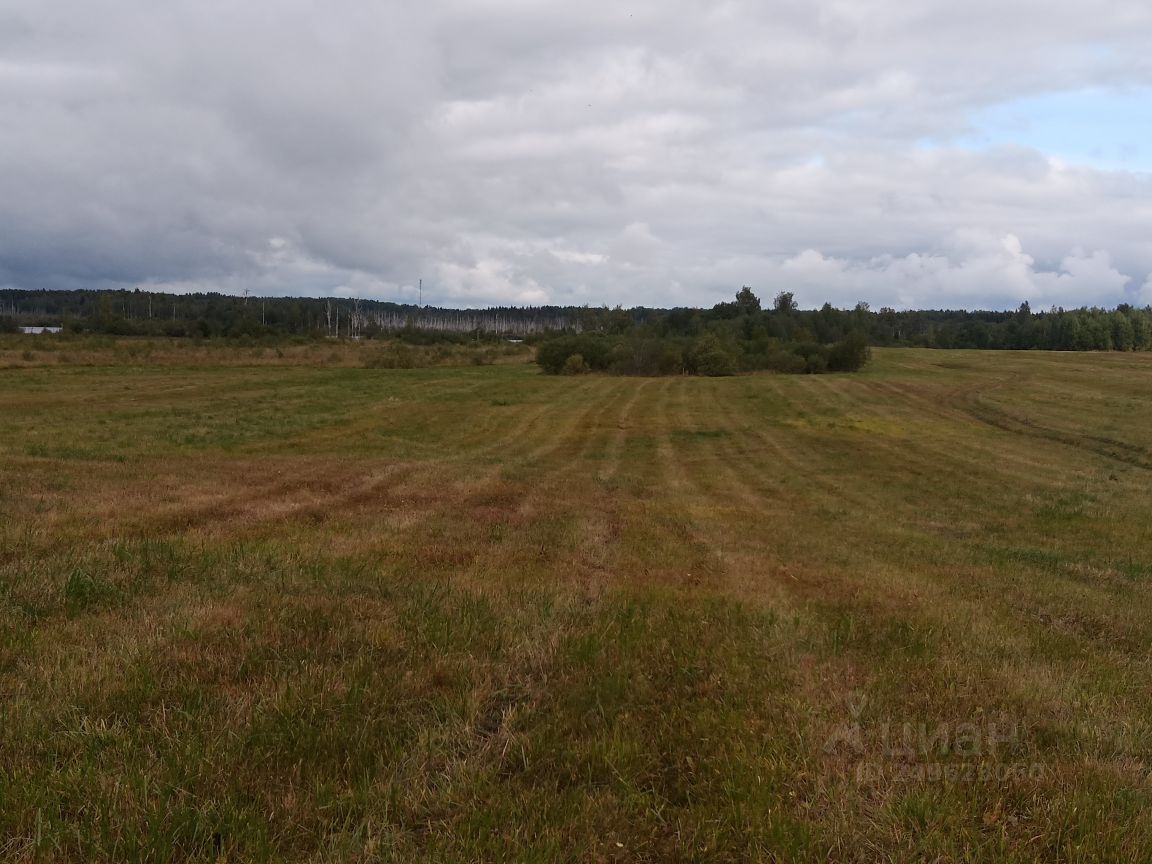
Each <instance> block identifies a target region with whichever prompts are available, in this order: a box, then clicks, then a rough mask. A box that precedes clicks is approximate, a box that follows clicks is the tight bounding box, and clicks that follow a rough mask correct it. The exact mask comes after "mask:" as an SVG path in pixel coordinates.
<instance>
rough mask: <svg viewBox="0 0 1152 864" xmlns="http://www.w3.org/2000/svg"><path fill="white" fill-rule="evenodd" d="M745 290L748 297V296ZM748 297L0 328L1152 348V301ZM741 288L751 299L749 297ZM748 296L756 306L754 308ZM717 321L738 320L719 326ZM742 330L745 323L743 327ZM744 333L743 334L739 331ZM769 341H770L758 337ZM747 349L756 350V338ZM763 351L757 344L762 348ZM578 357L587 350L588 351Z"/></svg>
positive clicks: (55, 304) (154, 313) (69, 297)
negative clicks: (707, 304) (893, 305)
mask: <svg viewBox="0 0 1152 864" xmlns="http://www.w3.org/2000/svg"><path fill="white" fill-rule="evenodd" d="M745 295H748V296H745ZM740 296H744V298H745V299H744V300H743V301H741V300H740V299H737V300H735V301H732V302H728V303H720V304H718V305H716V306H715V307H713V308H712V309H666V310H664V309H649V308H644V307H636V308H633V309H621V308H616V309H608V308H607V307H602V308H589V307H529V308H520V307H503V308H491V309H483V310H456V309H436V308H428V307H419V306H413V305H404V304H397V303H385V302H379V301H372V300H347V299H334V298H332V299H315V298H296V297H237V296H232V295H225V294H212V293H209V294H181V295H172V294H160V293H152V292H147V291H140V290H136V291H47V292H43V291H36V292H32V291H20V290H16V289H5V290H0V331H2V330H9V331H12V330H15V329H17V328H18V327H19V326H32V325H55V326H63V327H65V329H66V330H67V331H69V332H73V333H84V332H96V333H108V334H113V335H120V336H132V335H141V336H177V337H194V338H218V337H225V338H235V337H250V338H260V337H268V338H275V337H282V336H295V337H305V338H323V337H329V338H348V337H351V338H373V337H376V336H379V335H383V334H388V333H394V332H397V331H407V332H409V333H411V332H413V331H416V332H422V333H426V334H443V335H444V336H446V337H448V336H450V335H453V334H454V335H472V336H477V337H484V336H488V337H496V336H504V337H511V336H515V337H520V338H534V337H540V336H541V335H543V334H549V333H557V332H565V333H569V334H582V333H584V334H586V333H600V334H604V335H607V336H616V337H621V336H624V335H626V334H634V335H637V334H638V335H639V336H642V337H656V336H659V337H662V338H680V339H698V338H700V337H701V336H703V335H705V334H706V333H707V332H711V333H713V335H716V336H717V338H721V339H722V338H725V337H728V338H729V341H731V338H734V335H733V331H732V327H733V326H738V327H740V328H745V329H746V330H747V333H746V334H744V335H741V334H735V336H738V337H739V338H740V339H744V341H748V342H750V343H757V344H759V343H758V342H757V340H763V339H770V340H771V339H774V340H777V342H778V343H783V342H789V343H795V344H803V345H808V346H811V345H812V344H817V345H823V346H827V345H831V344H833V343H836V342H840V341H843V340H844V339H845V338H847V337H848V335H849V334H857V335H858V336H859V337H862V338H863V339H864V340H865V341H866V342H867V343H868V344H870V345H879V346H890V345H911V346H921V347H927V348H1010V349H1044V350H1061V351H1133V350H1148V349H1150V348H1152V309H1149V308H1147V307H1145V308H1136V307H1132V306H1127V305H1122V306H1119V307H1117V308H1116V309H1114V310H1105V309H1098V308H1081V309H1071V310H1064V309H1051V310H1048V311H1043V312H1034V311H1032V310H1031V309H1030V308H1029V306H1028V304H1027V303H1025V304H1023V305H1022V306H1021V307H1020V308H1019V309H1017V310H1016V311H1013V312H979V311H971V312H970V311H962V310H925V311H896V310H893V309H887V308H885V309H880V310H879V311H873V310H872V309H870V308H869V307H868V306H867V304H863V303H861V304H858V305H857V306H856V307H855V308H854V309H851V310H842V309H835V308H833V307H832V306H831V305H829V304H825V305H824V306H823V307H821V308H820V309H817V310H801V309H798V308H796V304H795V302H794V299H793V296H792V295H791V294H789V293H787V292H782V293H780V294H778V295H776V298H775V302H774V303H773V304H772V307H771V308H769V309H764V310H761V309H760V308H759V300H755V295H754V294H752V292H751V291H750V290H748V291H747V292H745V291H741V292H740ZM749 296H750V297H751V299H749ZM752 300H755V308H753V307H752V305H751V304H752ZM720 321H729V322H731V321H736V322H738V325H726V326H720V325H719V324H718V322H720ZM742 332H743V331H742ZM745 336H746V337H747V338H746V339H745V338H744V337H745ZM765 344H766V343H765ZM752 347H753V353H756V352H757V351H758V350H759V349H758V348H756V346H755V345H753V346H752ZM760 353H763V352H760ZM585 359H586V360H587V359H588V358H585Z"/></svg>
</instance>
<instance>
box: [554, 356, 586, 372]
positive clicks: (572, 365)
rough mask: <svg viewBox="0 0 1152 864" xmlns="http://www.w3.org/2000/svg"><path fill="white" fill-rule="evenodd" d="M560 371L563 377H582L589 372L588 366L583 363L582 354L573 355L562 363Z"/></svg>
mask: <svg viewBox="0 0 1152 864" xmlns="http://www.w3.org/2000/svg"><path fill="white" fill-rule="evenodd" d="M560 371H561V373H562V374H564V375H583V374H585V373H586V372H589V371H590V370H589V369H588V364H587V363H585V362H584V355H583V354H573V355H571V356H570V357H569V358H568V359H567V360H565V361H564V368H563V369H561V370H560Z"/></svg>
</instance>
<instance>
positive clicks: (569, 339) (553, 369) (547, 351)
mask: <svg viewBox="0 0 1152 864" xmlns="http://www.w3.org/2000/svg"><path fill="white" fill-rule="evenodd" d="M614 344H615V341H614V340H612V339H609V338H608V337H605V336H592V335H579V336H560V337H557V338H554V339H548V340H545V341H544V342H541V343H540V347H538V348H537V349H536V363H537V364H538V365H539V366H540V368H541V369H543V370H544V371H545V372H547V373H548V374H549V375H559V374H560V373H561V372H563V371H564V364H565V363H567V362H568V358H569V357H571V356H572V355H573V354H579V355H580V356H581V357H583V358H584V362H585V364H587V366H588V369H589V370H590V371H593V372H602V371H604V370H606V369H607V368H608V366H609V363H610V362H611V357H612V348H613V347H614Z"/></svg>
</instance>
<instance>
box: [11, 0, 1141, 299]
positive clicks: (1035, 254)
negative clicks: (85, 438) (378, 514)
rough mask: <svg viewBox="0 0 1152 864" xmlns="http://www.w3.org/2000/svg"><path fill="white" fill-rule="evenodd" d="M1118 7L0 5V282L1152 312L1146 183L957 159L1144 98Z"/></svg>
mask: <svg viewBox="0 0 1152 864" xmlns="http://www.w3.org/2000/svg"><path fill="white" fill-rule="evenodd" d="M1150 40H1152V7H1149V5H1148V4H1147V3H1146V2H1144V0H1140V2H1134V0H1133V2H1129V0H1112V2H1103V3H1100V4H1097V5H1096V7H1094V9H1093V12H1092V14H1091V15H1086V14H1085V12H1084V7H1083V5H1082V4H1078V3H1071V2H1062V0H1056V2H1053V0H1048V2H1043V3H1042V2H1039V0H997V2H992V0H973V2H969V3H966V4H963V5H962V6H961V5H957V4H955V3H952V2H947V0H924V2H921V3H916V4H907V3H900V2H896V0H855V2H844V0H811V2H796V0H659V2H657V0H637V2H633V3H629V4H619V3H607V2H602V0H587V2H585V3H582V4H578V5H576V6H573V5H572V4H560V3H542V2H530V0H431V2H428V3H424V4H411V3H401V2H399V0H385V2H382V3H370V2H367V0H335V2H333V0H329V2H324V3H321V2H319V0H280V2H277V3H270V2H265V0H252V2H248V3H243V4H235V3H224V2H221V0H200V2H192V0H172V2H167V3H163V4H155V3H145V2H143V0H108V2H105V3H101V4H91V3H77V2H74V0H59V2H54V3H51V4H46V3H42V2H32V0H7V2H6V3H4V4H3V5H2V6H0V112H2V116H3V117H4V118H5V122H4V123H3V124H0V284H11V285H16V286H20V287H30V288H38V287H70V286H81V287H103V286H119V285H128V286H131V285H137V284H149V285H153V286H158V287H163V288H169V289H172V290H204V289H213V290H225V291H240V290H243V289H245V288H247V289H249V290H252V291H253V292H256V293H269V294H276V293H281V294H283V293H304V294H329V293H332V294H342V295H346V294H359V295H361V296H373V297H380V298H387V299H400V300H411V299H414V298H415V292H416V289H415V285H416V282H417V280H418V279H419V278H421V277H422V278H424V280H425V299H426V300H427V301H429V302H435V303H443V304H446V305H477V304H489V303H544V302H554V303H593V304H599V303H624V304H633V303H645V304H649V305H674V304H708V303H712V302H715V301H716V300H717V299H721V298H722V297H725V296H727V295H729V294H731V293H732V292H733V291H734V290H735V289H736V288H738V287H739V286H740V285H743V284H751V285H753V286H754V287H756V288H757V289H758V290H759V291H760V292H761V293H762V294H764V295H766V296H770V295H771V294H772V293H774V292H775V291H776V290H793V291H795V292H796V294H797V296H798V297H799V298H800V299H801V300H802V301H803V302H804V303H806V304H809V305H813V304H819V303H821V302H823V301H824V300H825V299H827V300H831V301H832V302H834V303H838V304H851V303H854V302H855V301H856V300H859V299H865V300H868V301H869V302H871V303H872V305H873V306H880V305H895V306H935V307H940V306H967V307H973V306H995V307H1008V306H1013V305H1016V304H1017V303H1019V302H1020V301H1022V300H1025V299H1027V300H1029V302H1031V303H1032V305H1033V306H1047V305H1050V304H1063V305H1079V304H1081V303H1107V304H1111V303H1116V302H1120V301H1128V302H1133V301H1135V302H1148V301H1149V299H1152V287H1150V286H1152V276H1150V275H1149V274H1150V273H1152V247H1150V245H1149V244H1148V242H1147V237H1146V226H1147V225H1148V224H1149V219H1150V217H1152V178H1150V177H1149V176H1148V175H1146V174H1137V173H1122V172H1117V171H1105V170H1100V169H1094V168H1091V167H1087V166H1084V165H1076V164H1067V163H1065V162H1062V161H1060V160H1059V159H1057V158H1055V157H1054V156H1052V155H1051V154H1048V153H1045V152H1041V151H1038V150H1035V149H1028V148H1020V147H1017V148H1012V147H1007V148H1005V147H1001V148H998V149H994V150H973V149H964V148H962V147H960V146H959V145H958V144H957V142H959V141H961V140H964V138H965V136H966V135H968V133H970V132H971V131H972V130H971V122H972V118H973V117H974V116H976V115H977V113H978V112H980V111H981V110H983V109H985V108H987V107H988V106H991V105H995V104H999V103H1003V102H1005V101H1009V100H1013V99H1018V98H1023V97H1028V96H1032V95H1037V94H1043V93H1050V92H1056V93H1058V92H1060V91H1073V90H1081V89H1083V88H1086V87H1095V88H1104V89H1108V88H1141V87H1149V86H1152V61H1149V59H1148V52H1147V51H1146V46H1147V44H1148V43H1149V41H1150Z"/></svg>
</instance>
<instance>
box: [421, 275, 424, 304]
mask: <svg viewBox="0 0 1152 864" xmlns="http://www.w3.org/2000/svg"><path fill="white" fill-rule="evenodd" d="M420 308H421V309H423V308H424V280H423V279H421V280H420Z"/></svg>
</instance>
